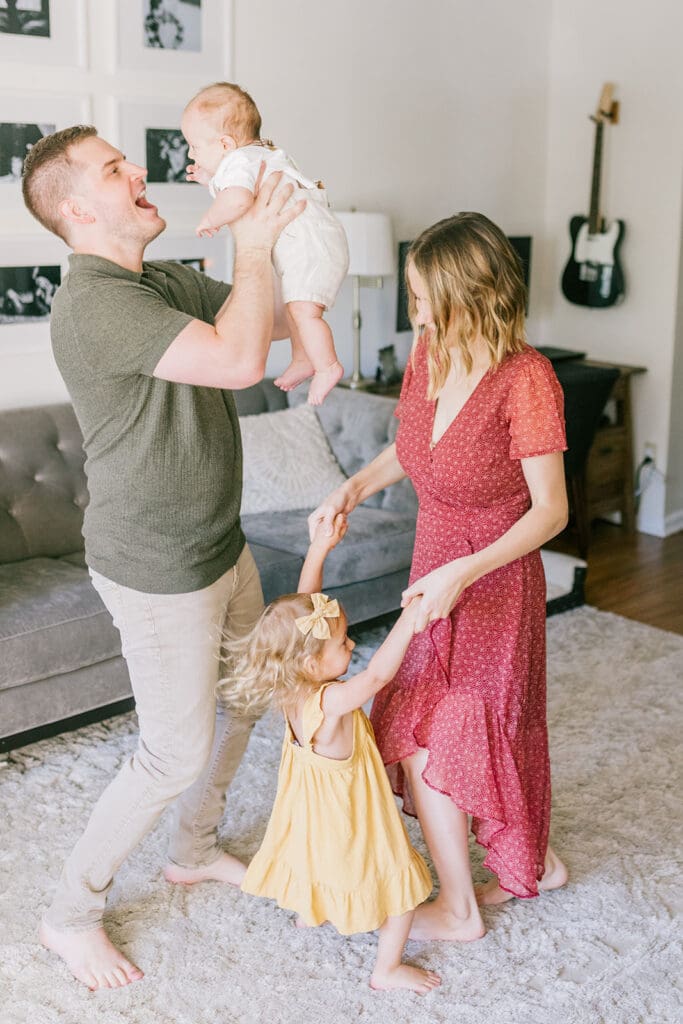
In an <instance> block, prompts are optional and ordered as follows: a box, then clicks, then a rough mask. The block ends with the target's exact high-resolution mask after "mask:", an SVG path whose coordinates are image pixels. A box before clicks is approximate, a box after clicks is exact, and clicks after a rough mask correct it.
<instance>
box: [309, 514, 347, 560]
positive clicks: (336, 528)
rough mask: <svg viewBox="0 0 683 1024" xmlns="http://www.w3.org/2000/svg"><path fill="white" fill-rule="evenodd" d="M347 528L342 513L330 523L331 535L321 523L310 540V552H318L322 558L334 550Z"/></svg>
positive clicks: (345, 519)
mask: <svg viewBox="0 0 683 1024" xmlns="http://www.w3.org/2000/svg"><path fill="white" fill-rule="evenodd" d="M348 528H349V524H348V520H347V518H346V516H345V515H344V513H343V512H339V513H338V514H337V515H336V516H335V517H334V520H333V521H332V533H328V532H327V530H326V529H325V527H324V525H323V523H322V522H320V523H318V526H317V527H316V530H315V533H314V535H313V538H312V540H311V545H310V550H312V551H316V552H320V553H321V554H322V556H323V558H324V557H325V556H326V555H328V554H329V553H330V551H331V550H332V548H336V546H337V544H340V543H341V542H342V540H343V539H344V537H345V536H346V531H347V530H348Z"/></svg>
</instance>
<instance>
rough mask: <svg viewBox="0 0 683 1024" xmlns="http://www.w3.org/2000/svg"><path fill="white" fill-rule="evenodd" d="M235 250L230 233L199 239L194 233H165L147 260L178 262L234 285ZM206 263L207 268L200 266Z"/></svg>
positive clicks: (149, 248)
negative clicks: (233, 265)
mask: <svg viewBox="0 0 683 1024" xmlns="http://www.w3.org/2000/svg"><path fill="white" fill-rule="evenodd" d="M233 256H234V246H233V241H232V235H231V234H230V231H228V230H227V229H224V230H222V231H219V232H218V234H217V235H214V236H213V238H198V237H197V236H196V235H193V234H191V233H190V232H176V231H164V232H163V234H161V235H159V237H158V238H155V239H154V241H153V242H150V244H149V245H148V246H147V249H146V250H145V259H146V260H178V261H179V262H181V263H187V264H188V265H190V266H195V269H197V270H202V271H203V272H204V273H206V274H208V275H209V276H210V277H213V278H215V279H216V280H217V281H232V264H233ZM201 262H203V266H201V267H200V266H199V265H198V264H199V263H201Z"/></svg>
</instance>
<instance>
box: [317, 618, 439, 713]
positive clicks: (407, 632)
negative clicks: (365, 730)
mask: <svg viewBox="0 0 683 1024" xmlns="http://www.w3.org/2000/svg"><path fill="white" fill-rule="evenodd" d="M419 605H420V602H419V601H413V602H412V603H411V604H410V605H409V606H408V607H407V608H404V609H403V611H402V612H401V614H400V616H399V618H398V619H397V621H396V623H395V624H394V627H393V629H392V630H391V632H390V633H389V635H388V636H387V638H386V640H385V641H384V643H383V644H382V645H381V647H379V648H378V649H377V651H375V653H374V654H373V656H372V658H371V659H370V661H369V662H368V667H367V668H366V669H364V670H363V671H362V672H359V673H358V675H357V676H352V678H351V679H347V680H346V682H345V683H332V684H331V685H330V686H327V687H326V689H325V692H324V694H323V704H322V707H323V712H324V713H325V714H326V715H331V716H334V717H341V715H346V714H348V712H349V711H354V710H355V709H356V708H360V707H362V706H363V704H365V702H366V700H369V699H370V697H374V695H375V694H376V693H378V692H379V690H381V689H382V687H383V686H386V685H387V683H390V682H391V680H392V679H393V678H394V676H395V675H396V673H397V672H398V670H399V668H400V667H401V662H402V661H403V658H404V657H405V653H406V650H407V649H408V644H409V643H410V641H411V639H412V637H413V634H414V632H415V621H416V616H417V613H418V609H419Z"/></svg>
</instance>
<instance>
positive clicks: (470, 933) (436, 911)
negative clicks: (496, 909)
mask: <svg viewBox="0 0 683 1024" xmlns="http://www.w3.org/2000/svg"><path fill="white" fill-rule="evenodd" d="M485 934H486V928H485V927H484V922H483V921H482V919H481V914H480V913H479V908H478V907H477V905H476V904H475V905H474V907H472V908H471V909H470V913H469V914H468V916H467V917H456V916H455V914H454V913H452V911H450V910H448V909H447V908H446V907H443V906H442V905H441V903H440V902H439V899H438V897H437V898H436V899H435V900H433V901H432V902H431V903H423V904H422V905H421V906H419V907H418V908H417V909H416V911H415V917H414V919H413V924H412V927H411V929H410V935H409V938H411V939H415V940H416V941H418V942H429V941H433V940H438V941H442V942H474V941H475V940H476V939H481V938H483V936H484V935H485Z"/></svg>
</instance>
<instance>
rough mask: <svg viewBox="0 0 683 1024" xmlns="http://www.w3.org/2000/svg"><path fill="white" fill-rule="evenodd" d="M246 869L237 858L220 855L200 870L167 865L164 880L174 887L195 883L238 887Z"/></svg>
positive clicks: (227, 854) (226, 854)
mask: <svg viewBox="0 0 683 1024" xmlns="http://www.w3.org/2000/svg"><path fill="white" fill-rule="evenodd" d="M246 873H247V869H246V867H245V865H244V864H243V863H242V861H241V860H238V859H237V857H231V856H230V854H229V853H222V854H221V855H220V857H219V858H218V860H215V861H214V862H213V864H206V865H205V866H204V867H200V868H183V867H180V865H179V864H167V865H166V867H165V868H164V878H165V879H166V881H167V882H173V883H174V884H175V885H194V884H195V883H196V882H227V883H228V885H236V886H240V885H241V884H242V880H243V879H244V876H245V875H246Z"/></svg>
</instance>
